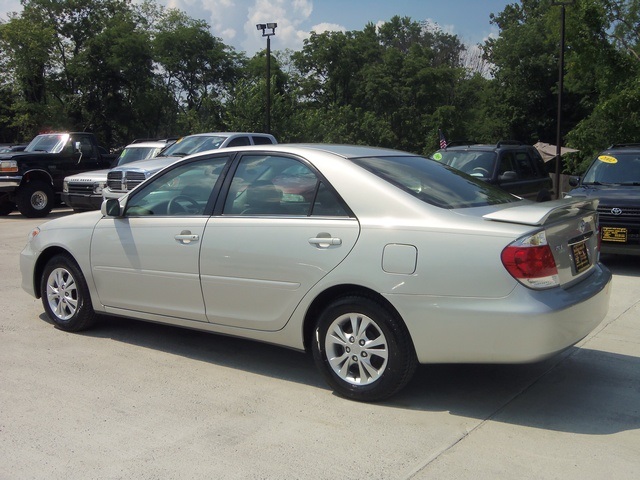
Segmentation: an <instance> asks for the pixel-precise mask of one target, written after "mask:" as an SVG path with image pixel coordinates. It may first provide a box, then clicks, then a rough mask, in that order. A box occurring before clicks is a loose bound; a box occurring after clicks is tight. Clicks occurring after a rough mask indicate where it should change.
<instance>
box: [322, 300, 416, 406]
mask: <svg viewBox="0 0 640 480" xmlns="http://www.w3.org/2000/svg"><path fill="white" fill-rule="evenodd" d="M363 327H364V328H363ZM330 332H333V333H332V334H330ZM314 333H315V335H314V339H313V343H312V351H313V358H314V360H315V363H316V366H317V367H318V368H319V369H320V371H321V372H322V374H323V376H324V378H325V380H326V381H327V383H328V384H329V385H330V386H331V388H333V390H334V391H335V392H336V393H338V394H340V395H342V396H344V397H347V398H350V399H352V400H359V401H363V402H374V401H379V400H383V399H385V398H388V397H390V396H392V395H393V394H395V393H397V392H398V391H399V390H400V389H402V388H403V387H404V386H405V385H406V384H407V383H408V382H409V380H411V377H412V376H413V374H414V372H415V369H416V365H417V360H416V354H415V350H414V348H413V343H412V342H411V338H410V336H409V332H408V331H407V330H406V327H405V326H404V324H403V323H402V321H401V320H400V319H399V318H398V316H397V315H396V314H395V313H392V312H390V311H389V310H388V309H387V308H385V307H384V306H383V305H382V304H380V303H378V302H377V301H375V300H373V299H371V298H368V297H361V296H349V297H343V298H340V299H338V300H336V301H335V302H334V303H332V304H331V305H329V306H328V307H327V308H326V309H325V310H324V311H323V312H322V314H321V315H320V317H319V318H318V322H317V324H316V330H315V332H314Z"/></svg>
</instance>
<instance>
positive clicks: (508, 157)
mask: <svg viewBox="0 0 640 480" xmlns="http://www.w3.org/2000/svg"><path fill="white" fill-rule="evenodd" d="M498 168H499V169H498V175H504V174H505V172H515V168H514V166H513V153H512V152H504V153H503V154H502V156H501V157H500V166H499V167H498Z"/></svg>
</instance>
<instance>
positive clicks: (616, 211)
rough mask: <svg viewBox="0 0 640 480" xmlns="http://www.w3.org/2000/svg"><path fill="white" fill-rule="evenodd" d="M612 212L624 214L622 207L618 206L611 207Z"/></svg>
mask: <svg viewBox="0 0 640 480" xmlns="http://www.w3.org/2000/svg"><path fill="white" fill-rule="evenodd" d="M611 213H612V214H613V215H622V209H621V208H618V207H615V208H612V209H611Z"/></svg>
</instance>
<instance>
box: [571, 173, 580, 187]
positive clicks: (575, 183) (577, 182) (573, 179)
mask: <svg viewBox="0 0 640 480" xmlns="http://www.w3.org/2000/svg"><path fill="white" fill-rule="evenodd" d="M569 185H571V186H572V187H577V186H578V185H580V177H578V176H573V177H569Z"/></svg>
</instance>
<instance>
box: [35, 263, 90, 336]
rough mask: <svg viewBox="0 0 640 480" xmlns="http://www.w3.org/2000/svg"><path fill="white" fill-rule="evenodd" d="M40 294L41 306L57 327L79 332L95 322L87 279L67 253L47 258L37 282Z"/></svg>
mask: <svg viewBox="0 0 640 480" xmlns="http://www.w3.org/2000/svg"><path fill="white" fill-rule="evenodd" d="M40 294H41V296H42V305H43V306H44V310H45V312H46V313H47V316H48V317H49V318H50V319H51V321H52V322H53V323H54V324H55V326H56V327H58V328H60V329H62V330H65V331H68V332H78V331H80V330H85V329H87V328H89V327H91V326H92V325H93V324H94V323H95V318H96V314H95V311H94V310H93V305H92V304H91V297H90V295H89V288H88V286H87V282H86V280H85V278H84V275H83V274H82V272H81V271H80V267H78V265H77V264H76V262H75V261H74V260H73V259H72V258H71V257H69V256H68V255H56V256H54V257H52V258H51V260H49V262H48V263H47V265H46V266H45V268H44V273H43V275H42V279H41V282H40Z"/></svg>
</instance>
